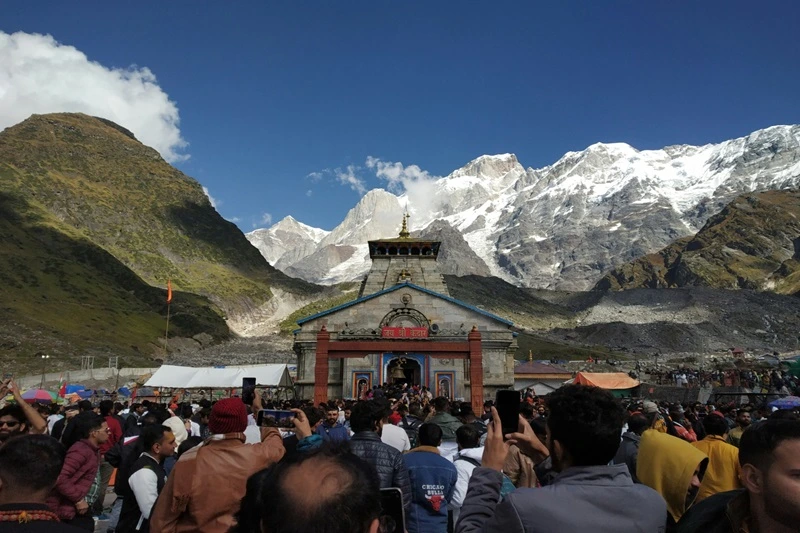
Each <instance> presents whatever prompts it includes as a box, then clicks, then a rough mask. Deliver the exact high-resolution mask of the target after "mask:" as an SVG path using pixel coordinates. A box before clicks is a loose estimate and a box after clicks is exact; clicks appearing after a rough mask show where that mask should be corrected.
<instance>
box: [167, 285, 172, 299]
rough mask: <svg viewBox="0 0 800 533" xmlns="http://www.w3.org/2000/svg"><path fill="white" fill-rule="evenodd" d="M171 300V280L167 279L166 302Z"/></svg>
mask: <svg viewBox="0 0 800 533" xmlns="http://www.w3.org/2000/svg"><path fill="white" fill-rule="evenodd" d="M171 302H172V280H167V303H171Z"/></svg>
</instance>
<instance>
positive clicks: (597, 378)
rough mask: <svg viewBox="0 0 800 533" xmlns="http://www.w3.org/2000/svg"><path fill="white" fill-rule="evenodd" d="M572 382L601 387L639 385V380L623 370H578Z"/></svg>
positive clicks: (622, 387) (625, 387)
mask: <svg viewBox="0 0 800 533" xmlns="http://www.w3.org/2000/svg"><path fill="white" fill-rule="evenodd" d="M573 383H577V384H579V385H593V386H595V387H600V388H601V389H615V390H616V389H632V388H634V387H638V386H639V380H636V379H633V378H632V377H630V376H629V375H628V374H625V373H624V372H607V373H606V372H597V373H595V372H578V375H577V376H575V380H574V381H573Z"/></svg>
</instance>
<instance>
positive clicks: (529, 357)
mask: <svg viewBox="0 0 800 533" xmlns="http://www.w3.org/2000/svg"><path fill="white" fill-rule="evenodd" d="M528 362H529V363H533V350H528Z"/></svg>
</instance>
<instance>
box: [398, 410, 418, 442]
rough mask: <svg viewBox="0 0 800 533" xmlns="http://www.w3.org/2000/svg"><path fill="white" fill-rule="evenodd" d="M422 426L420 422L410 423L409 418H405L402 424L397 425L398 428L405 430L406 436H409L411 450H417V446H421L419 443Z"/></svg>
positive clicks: (415, 420)
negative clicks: (420, 427)
mask: <svg viewBox="0 0 800 533" xmlns="http://www.w3.org/2000/svg"><path fill="white" fill-rule="evenodd" d="M421 425H422V423H421V422H420V421H419V420H417V419H414V421H409V420H408V418H406V417H405V416H404V417H403V418H402V420H401V421H400V423H399V424H398V425H397V426H398V427H401V428H403V430H405V432H406V435H408V441H409V442H410V443H411V448H412V449H414V448H416V447H417V445H418V444H419V443H418V440H419V426H421Z"/></svg>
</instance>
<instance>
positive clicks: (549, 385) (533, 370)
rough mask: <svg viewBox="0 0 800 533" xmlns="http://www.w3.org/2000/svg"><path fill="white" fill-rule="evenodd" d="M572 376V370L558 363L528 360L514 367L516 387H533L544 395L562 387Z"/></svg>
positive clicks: (538, 394) (530, 358)
mask: <svg viewBox="0 0 800 533" xmlns="http://www.w3.org/2000/svg"><path fill="white" fill-rule="evenodd" d="M570 378H572V372H570V371H569V370H566V369H564V368H561V367H560V366H557V365H551V364H545V363H539V362H537V361H533V358H532V357H529V358H528V361H526V362H524V363H519V364H518V365H517V366H515V367H514V389H515V390H522V389H527V388H532V389H533V392H535V393H536V395H537V396H544V395H545V394H548V393H551V392H553V391H554V390H556V389H557V388H559V387H561V386H562V385H563V384H564V382H565V381H567V380H569V379H570Z"/></svg>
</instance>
